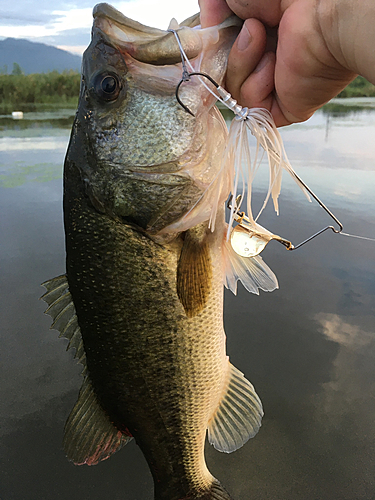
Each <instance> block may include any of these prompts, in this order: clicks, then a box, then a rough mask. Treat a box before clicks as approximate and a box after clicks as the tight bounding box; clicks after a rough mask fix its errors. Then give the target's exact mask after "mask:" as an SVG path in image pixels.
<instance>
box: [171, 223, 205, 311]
mask: <svg viewBox="0 0 375 500" xmlns="http://www.w3.org/2000/svg"><path fill="white" fill-rule="evenodd" d="M211 281H212V264H211V256H210V248H209V245H208V243H207V225H206V224H199V225H198V226H195V227H194V228H192V229H189V230H188V231H186V232H185V239H184V244H183V247H182V250H181V255H180V260H179V262H178V266H177V294H178V297H179V299H180V301H181V303H182V305H183V306H184V309H185V312H186V315H187V316H188V317H189V318H191V317H193V316H196V315H197V314H198V313H199V312H200V311H201V310H202V309H203V308H204V306H205V305H206V302H207V300H208V296H209V294H210V291H211Z"/></svg>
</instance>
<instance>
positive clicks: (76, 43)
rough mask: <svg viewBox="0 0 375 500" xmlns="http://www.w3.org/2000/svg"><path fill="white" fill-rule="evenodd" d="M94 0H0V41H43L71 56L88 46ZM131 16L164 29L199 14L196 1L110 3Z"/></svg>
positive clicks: (127, 1)
mask: <svg viewBox="0 0 375 500" xmlns="http://www.w3.org/2000/svg"><path fill="white" fill-rule="evenodd" d="M95 3H96V2H95V0H93V1H89V0H79V1H78V0H52V1H51V0H14V1H13V2H10V1H9V0H0V39H4V38H8V37H13V38H25V39H27V40H30V41H33V42H42V43H46V44H47V45H53V46H55V47H58V48H60V49H64V50H68V51H69V52H72V53H74V54H82V53H83V51H84V50H85V48H86V47H87V45H88V44H89V43H90V30H91V25H92V9H93V7H94V5H95ZM109 3H111V5H112V6H113V7H115V8H116V9H118V10H119V11H120V12H122V13H123V14H124V15H125V16H127V17H130V18H132V19H134V20H136V21H139V22H141V23H143V24H146V25H148V26H152V27H154V28H161V29H167V27H168V25H169V21H170V20H171V18H172V17H174V18H176V19H177V21H178V22H182V21H183V20H184V19H186V18H187V17H189V16H191V15H193V14H195V13H196V12H198V10H199V8H198V0H183V1H178V0H125V1H112V2H109Z"/></svg>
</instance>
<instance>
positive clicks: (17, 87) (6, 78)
mask: <svg viewBox="0 0 375 500" xmlns="http://www.w3.org/2000/svg"><path fill="white" fill-rule="evenodd" d="M80 81H81V76H80V74H79V73H78V72H77V71H64V72H62V73H59V72H58V71H52V72H50V73H33V74H29V75H24V74H23V73H22V70H21V68H19V70H18V71H17V72H16V73H15V74H11V75H7V74H0V114H9V113H11V112H12V111H15V110H20V111H35V110H37V109H38V108H40V109H43V108H54V107H66V108H75V107H76V106H77V103H78V95H79V87H80ZM347 97H355V98H357V97H375V85H372V84H371V83H370V82H368V81H367V80H365V78H363V77H362V76H358V77H357V78H356V79H355V80H354V81H353V82H351V83H350V84H349V85H348V86H347V87H346V88H345V89H344V90H343V91H342V92H340V94H339V95H338V96H337V99H341V98H347ZM336 102H337V101H336Z"/></svg>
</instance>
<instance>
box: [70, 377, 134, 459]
mask: <svg viewBox="0 0 375 500" xmlns="http://www.w3.org/2000/svg"><path fill="white" fill-rule="evenodd" d="M64 430H65V432H64V442H63V445H64V450H65V453H66V455H67V457H68V458H69V460H72V461H73V462H74V463H75V464H76V465H82V464H87V465H95V464H97V463H98V462H100V461H101V460H106V459H107V458H109V457H110V456H111V455H113V453H115V452H116V451H118V450H119V449H120V448H122V447H123V446H125V445H126V444H127V443H128V442H129V441H130V440H131V439H132V437H131V436H128V435H126V434H124V433H123V432H121V431H119V430H118V429H117V428H116V427H115V426H114V425H113V424H112V423H111V422H110V420H109V418H108V416H107V414H106V413H105V412H104V410H103V409H102V407H101V406H100V404H99V402H98V400H97V398H96V395H95V393H94V390H93V388H92V386H91V383H90V380H89V378H88V377H86V378H85V380H84V382H83V385H82V388H81V390H80V392H79V396H78V401H77V402H76V404H75V405H74V407H73V410H72V411H71V413H70V415H69V417H68V420H67V421H66V424H65V429H64Z"/></svg>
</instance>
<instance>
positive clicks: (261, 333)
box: [0, 100, 375, 500]
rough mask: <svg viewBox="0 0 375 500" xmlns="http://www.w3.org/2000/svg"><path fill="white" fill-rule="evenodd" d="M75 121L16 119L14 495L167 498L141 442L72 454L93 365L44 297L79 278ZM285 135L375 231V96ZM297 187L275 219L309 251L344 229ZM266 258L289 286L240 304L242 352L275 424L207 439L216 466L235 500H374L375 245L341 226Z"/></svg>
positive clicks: (3, 455)
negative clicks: (72, 253)
mask: <svg viewBox="0 0 375 500" xmlns="http://www.w3.org/2000/svg"><path fill="white" fill-rule="evenodd" d="M346 104H348V102H346ZM351 104H352V105H353V103H351ZM71 123H72V113H71V112H69V111H61V112H59V113H46V112H45V113H33V114H31V113H30V114H26V115H25V119H24V120H23V121H13V120H12V119H10V118H9V117H4V116H3V117H0V204H1V205H0V214H1V215H0V224H1V249H0V251H1V254H0V259H1V263H0V265H1V276H2V286H1V301H0V308H1V325H2V328H1V332H0V336H1V354H0V356H1V363H0V372H1V374H0V376H1V379H0V380H1V382H0V436H1V448H0V460H1V463H0V499H1V500H57V499H64V500H65V499H69V500H103V499H104V498H105V499H111V500H120V499H121V500H151V499H152V498H153V495H152V491H153V485H152V479H151V475H150V473H149V471H148V468H147V464H146V462H145V460H144V459H143V456H142V454H141V452H140V451H139V449H138V448H137V446H136V445H135V444H134V442H132V443H130V444H129V445H128V446H127V447H126V448H125V449H123V450H122V451H120V452H119V453H117V454H115V455H114V456H113V457H111V458H110V459H109V460H107V461H105V462H103V463H101V464H99V465H98V466H95V467H87V466H81V467H76V466H74V465H72V464H71V463H69V462H68V461H67V460H66V458H65V456H64V453H63V451H62V448H61V442H62V435H63V426H64V422H65V420H66V418H67V416H68V414H69V412H70V410H71V408H72V406H73V404H74V402H75V400H76V397H77V393H78V389H79V387H80V384H81V375H80V372H81V368H80V365H77V363H76V362H75V361H74V360H73V356H72V353H71V352H68V353H66V352H64V351H65V347H66V341H65V340H62V339H58V333H57V332H56V331H53V330H51V331H50V330H49V326H50V318H49V317H47V316H45V315H43V311H44V309H45V304H44V303H42V302H40V301H38V298H39V296H40V295H41V294H42V293H43V289H42V288H41V286H40V283H42V282H43V281H45V280H47V279H49V278H51V277H53V276H56V275H59V274H61V273H63V272H64V235H63V224H62V207H61V201H62V163H63V159H64V155H65V151H66V146H67V143H68V139H69V133H70V130H69V128H70V126H71ZM282 135H283V138H284V141H285V147H286V150H287V152H288V156H289V159H290V160H291V162H292V165H293V166H294V167H295V169H296V170H297V172H298V173H299V174H300V175H301V177H302V178H303V179H304V180H305V182H307V184H308V185H309V186H310V187H311V188H312V189H313V190H314V191H315V192H316V194H317V195H318V196H319V197H320V198H321V199H322V200H323V201H324V202H325V203H326V204H327V205H328V206H329V208H330V209H331V210H332V211H333V212H334V213H335V215H337V217H338V218H339V219H340V220H341V221H342V222H343V224H344V230H345V231H346V232H349V233H355V234H359V235H363V236H369V237H372V238H375V219H374V215H373V214H374V211H375V146H374V140H375V101H374V100H368V101H365V102H362V103H360V105H359V106H346V107H340V106H339V108H338V109H336V108H335V107H332V108H331V109H330V110H328V111H327V110H326V111H324V112H323V111H320V112H318V113H316V114H315V116H314V117H313V118H311V119H310V120H309V121H308V122H306V123H304V124H300V125H294V126H291V127H288V128H285V129H283V130H282ZM284 181H285V182H283V189H282V193H281V198H280V216H279V217H276V216H275V215H274V213H273V210H272V207H268V208H267V210H266V211H265V213H264V216H262V218H261V220H260V223H261V224H263V225H264V226H266V227H267V228H269V229H270V230H272V231H274V232H275V233H277V234H279V235H281V236H283V237H285V238H287V239H290V240H292V241H293V243H295V244H296V243H298V242H300V241H302V240H303V239H305V238H306V237H308V236H310V235H311V234H313V233H314V232H316V231H318V230H319V229H321V228H322V227H324V226H326V225H328V224H331V220H330V219H329V217H328V216H327V214H325V212H323V210H322V209H321V208H320V207H319V206H317V204H316V203H311V204H310V203H308V202H307V201H306V199H305V197H304V195H303V194H302V193H301V192H300V191H299V189H298V188H297V187H296V186H295V184H294V183H293V182H292V181H291V180H290V179H288V178H287V176H284ZM264 184H265V180H264V179H263V178H261V179H260V183H259V186H258V187H257V189H259V190H261V189H263V187H264ZM257 203H258V205H259V204H260V197H259V196H256V197H255V205H256V204H257ZM263 258H264V260H265V261H266V262H267V264H268V265H269V266H270V267H271V268H272V269H273V271H274V272H275V273H276V275H277V276H278V279H279V284H280V289H279V290H277V291H275V292H272V293H261V294H260V296H255V295H251V294H249V293H247V292H246V291H245V290H244V289H243V288H242V286H241V285H239V290H238V295H237V297H235V296H233V295H232V294H231V293H230V292H229V293H226V295H225V328H226V333H227V342H228V353H229V355H230V357H231V361H232V362H233V364H234V365H235V366H237V367H238V368H239V369H240V370H241V371H243V372H244V373H245V374H246V376H247V377H248V378H249V380H251V381H252V382H253V384H254V385H255V387H256V389H257V392H258V394H259V395H260V396H261V399H262V401H263V404H264V409H265V417H264V421H263V426H262V428H261V430H260V432H259V434H258V435H257V436H256V438H254V439H253V440H251V441H249V442H248V443H247V444H246V445H245V446H244V447H243V448H241V449H240V450H238V451H237V452H235V453H233V454H230V455H226V454H221V453H219V452H217V451H215V450H214V449H213V448H212V447H210V446H209V445H207V450H206V456H207V461H208V465H209V468H210V470H211V472H212V473H213V474H214V475H215V476H216V477H217V478H218V479H219V480H220V481H221V482H222V483H223V485H225V487H226V488H227V489H228V491H229V492H230V493H231V494H232V496H233V498H234V499H235V500H253V499H254V500H255V499H256V500H372V499H374V498H375V321H374V320H375V242H369V241H365V240H359V239H353V238H348V237H344V236H339V235H335V234H334V233H333V232H331V231H329V232H326V233H324V234H323V235H321V236H320V237H318V238H317V239H315V240H313V241H312V242H310V243H309V244H307V245H306V246H304V247H302V248H301V249H299V250H296V251H295V252H287V251H286V250H285V248H284V247H283V246H281V245H279V244H278V243H276V242H272V243H270V245H269V246H268V247H267V248H266V250H265V251H264V253H263Z"/></svg>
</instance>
